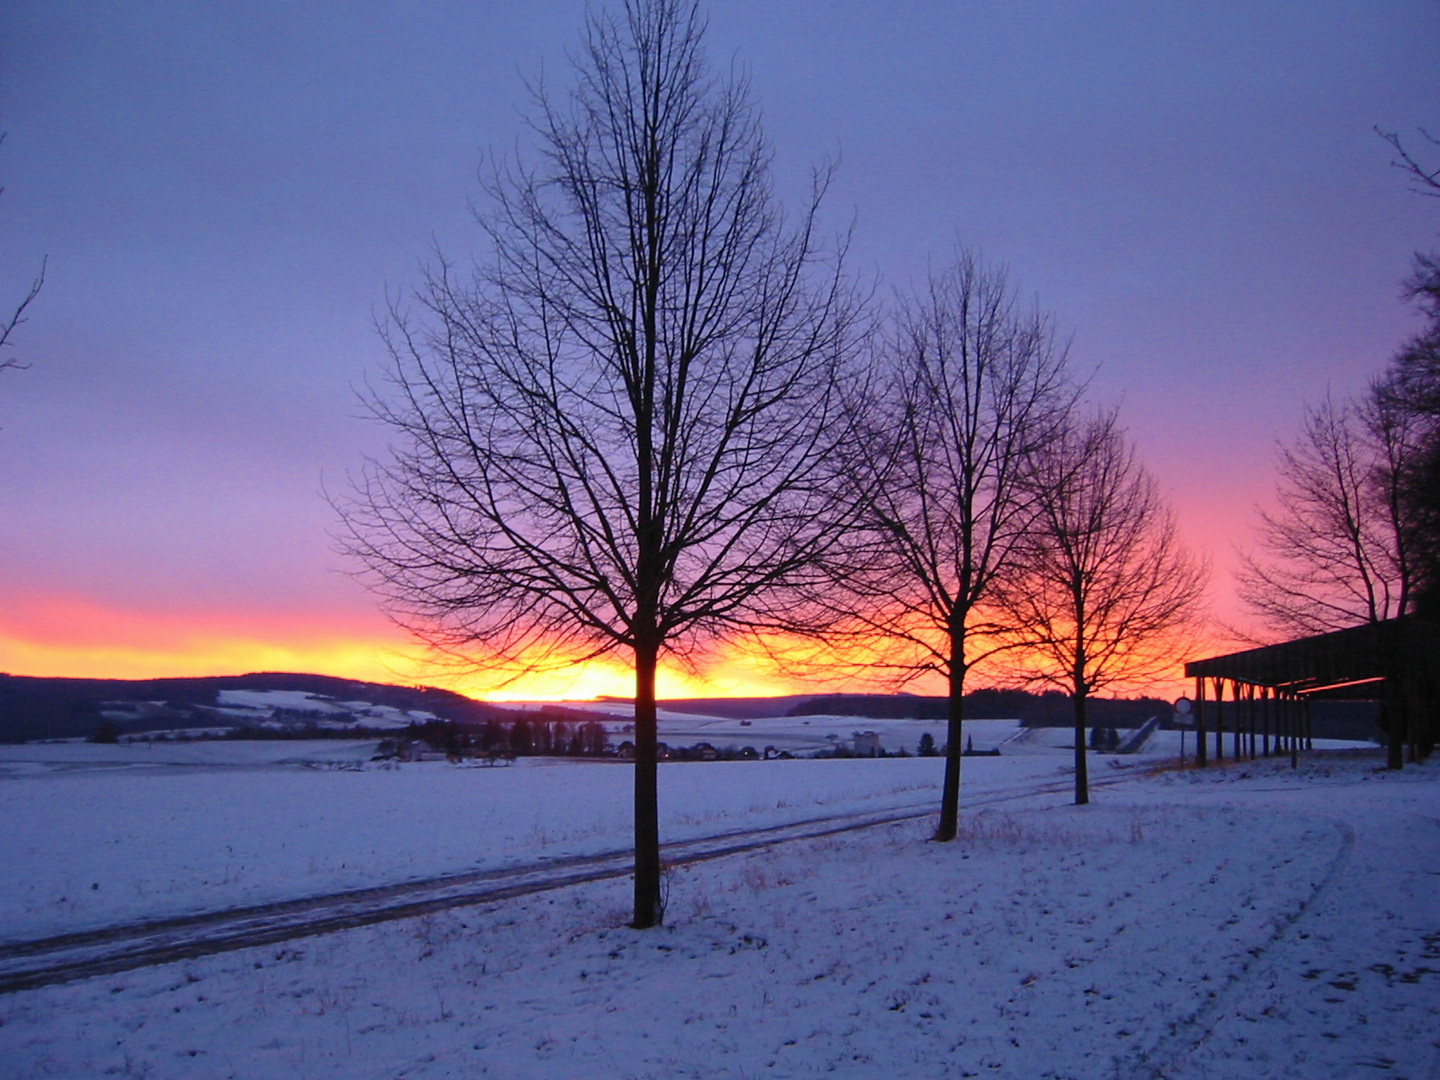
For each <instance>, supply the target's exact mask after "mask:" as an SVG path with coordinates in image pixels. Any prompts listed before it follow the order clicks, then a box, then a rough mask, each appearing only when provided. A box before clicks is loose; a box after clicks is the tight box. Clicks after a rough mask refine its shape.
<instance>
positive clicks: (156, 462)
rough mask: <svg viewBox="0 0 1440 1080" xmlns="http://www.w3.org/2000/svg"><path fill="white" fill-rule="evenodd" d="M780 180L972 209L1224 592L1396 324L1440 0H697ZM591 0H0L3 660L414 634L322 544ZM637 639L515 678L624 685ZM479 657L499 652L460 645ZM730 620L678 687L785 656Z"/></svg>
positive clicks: (869, 197) (514, 689)
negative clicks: (1265, 514) (1401, 160)
mask: <svg viewBox="0 0 1440 1080" xmlns="http://www.w3.org/2000/svg"><path fill="white" fill-rule="evenodd" d="M708 10H709V17H710V23H709V36H708V46H709V51H710V55H711V57H712V59H713V61H714V63H715V64H717V65H719V66H728V65H729V64H732V63H733V64H735V65H737V66H738V67H740V68H741V69H742V70H744V71H745V72H748V74H749V77H750V80H751V84H752V90H753V94H754V97H755V99H756V100H757V101H758V103H759V105H760V107H761V109H762V112H763V116H764V122H765V127H766V132H767V135H768V136H769V138H770V140H771V142H772V143H773V144H774V147H775V153H776V163H775V167H776V176H777V181H778V188H779V190H780V192H781V193H782V195H783V196H786V197H787V198H790V201H791V202H792V203H793V202H794V196H796V195H798V194H800V193H801V192H802V191H803V189H804V187H805V185H806V183H807V178H808V175H809V171H810V169H811V168H812V166H813V165H814V164H815V163H817V162H820V161H824V160H833V161H837V162H838V163H839V168H838V172H837V174H836V178H835V181H834V183H833V185H832V188H831V190H830V194H829V198H828V202H827V204H826V207H825V221H826V224H827V226H829V227H830V228H833V229H836V230H843V229H846V228H852V227H853V241H852V245H851V267H852V269H853V270H854V272H855V273H856V274H857V275H858V276H860V277H862V278H864V279H866V280H868V281H872V282H874V283H876V286H877V288H878V290H879V291H880V293H881V294H882V295H888V294H889V293H890V291H891V290H893V289H895V288H903V287H904V286H906V285H907V284H909V283H913V282H914V281H916V280H917V279H919V278H921V277H923V276H924V274H925V273H926V270H927V267H928V266H931V265H935V264H938V263H942V262H943V261H944V260H945V259H946V258H947V256H948V255H949V253H950V252H951V251H952V250H953V249H954V247H955V245H956V244H957V243H961V244H965V245H967V246H970V247H973V248H975V249H978V250H979V251H981V252H982V253H983V254H984V256H985V257H986V258H987V259H990V260H994V261H997V262H1003V263H1006V264H1008V266H1009V267H1010V270H1011V274H1012V276H1013V278H1014V280H1016V281H1017V282H1018V283H1019V284H1020V285H1021V287H1022V288H1023V290H1024V291H1025V293H1026V294H1027V295H1033V296H1034V297H1036V298H1037V299H1038V302H1039V303H1040V305H1041V306H1042V307H1043V308H1045V309H1046V310H1048V311H1050V312H1051V313H1053V315H1054V317H1055V319H1056V321H1057V323H1058V325H1059V326H1060V327H1061V329H1062V330H1063V331H1064V332H1065V333H1066V334H1067V335H1069V336H1070V338H1071V342H1072V344H1071V356H1072V359H1073V361H1074V362H1075V363H1076V365H1077V366H1078V367H1079V368H1080V369H1082V370H1086V371H1089V370H1094V371H1095V372H1096V374H1095V376H1094V379H1093V382H1092V390H1093V393H1094V395H1095V396H1096V397H1097V398H1100V399H1102V400H1106V401H1116V400H1118V401H1120V402H1122V412H1121V415H1122V418H1123V420H1124V422H1125V424H1126V425H1127V427H1128V429H1129V431H1130V434H1131V435H1132V436H1133V437H1134V439H1135V440H1136V441H1137V443H1138V445H1139V447H1140V451H1141V454H1142V456H1143V458H1144V460H1145V461H1146V463H1147V464H1148V465H1149V467H1150V468H1151V469H1152V471H1154V472H1155V474H1156V475H1157V476H1158V478H1159V480H1160V483H1161V485H1162V487H1163V489H1164V490H1165V492H1166V493H1167V494H1168V496H1169V498H1170V500H1171V502H1172V504H1173V505H1174V507H1175V509H1176V512H1177V514H1178V516H1179V519H1180V523H1181V528H1182V530H1183V532H1184V535H1185V537H1186V539H1187V540H1188V542H1189V543H1190V544H1191V545H1192V546H1193V547H1194V548H1195V549H1197V550H1198V551H1200V552H1201V553H1203V554H1206V555H1208V556H1209V557H1210V558H1211V560H1212V561H1213V563H1214V579H1213V584H1212V589H1211V592H1212V596H1211V609H1212V611H1213V613H1214V614H1215V615H1216V617H1217V618H1219V619H1221V620H1226V621H1231V622H1235V621H1240V620H1243V612H1241V611H1240V609H1239V608H1238V606H1237V603H1236V601H1235V599H1234V588H1233V582H1232V580H1231V576H1230V574H1231V569H1232V567H1233V565H1234V559H1235V549H1236V547H1237V545H1240V546H1243V545H1246V544H1248V543H1249V542H1250V539H1251V536H1252V530H1253V524H1254V518H1255V507H1256V505H1257V504H1264V503H1265V502H1266V501H1267V500H1268V499H1270V498H1271V497H1272V496H1273V489H1274V469H1273V459H1274V450H1275V446H1276V441H1277V439H1285V438H1288V437H1289V436H1290V435H1291V434H1292V433H1293V432H1294V431H1295V429H1296V427H1297V426H1298V424H1299V423H1300V420H1301V417H1302V410H1303V407H1304V403H1305V402H1307V401H1308V402H1313V401H1315V400H1316V399H1317V398H1319V397H1320V396H1321V395H1322V394H1324V393H1325V392H1326V390H1327V389H1329V390H1331V391H1332V392H1334V393H1336V394H1340V395H1344V394H1349V393H1353V392H1355V391H1357V390H1360V389H1361V388H1363V386H1364V385H1365V382H1366V380H1367V379H1368V378H1370V377H1371V376H1372V375H1373V374H1375V373H1376V372H1378V371H1379V370H1380V369H1381V368H1382V367H1383V366H1384V364H1385V362H1386V360H1387V359H1388V357H1389V356H1390V355H1391V353H1392V352H1393V351H1394V350H1395V348H1396V347H1397V346H1398V345H1399V344H1400V343H1401V342H1402V341H1403V339H1404V338H1405V337H1406V336H1407V335H1408V334H1410V333H1412V332H1413V331H1414V330H1415V329H1416V328H1417V326H1418V321H1417V316H1416V314H1415V313H1414V311H1413V310H1411V309H1410V308H1408V307H1407V306H1406V305H1405V304H1404V303H1403V302H1402V300H1401V297H1400V287H1399V283H1400V281H1401V279H1402V278H1403V277H1404V276H1405V275H1406V273H1407V272H1408V268H1409V262H1410V258H1411V253H1412V252H1413V251H1415V250H1416V249H1420V248H1428V247H1431V246H1433V245H1434V244H1435V243H1436V236H1437V233H1440V201H1437V200H1433V199H1429V200H1427V199H1424V198H1421V197H1419V196H1417V195H1415V194H1413V193H1411V192H1410V191H1409V190H1408V187H1407V184H1406V182H1405V178H1404V177H1403V176H1402V175H1401V174H1400V172H1399V171H1397V170H1396V169H1394V168H1393V167H1391V163H1390V162H1391V157H1392V156H1393V155H1392V153H1391V151H1390V148H1389V147H1388V146H1386V145H1385V143H1384V142H1383V141H1382V140H1381V139H1380V138H1379V136H1377V134H1376V133H1375V131H1374V128H1375V127H1376V126H1379V127H1380V128H1383V129H1385V130H1394V131H1398V132H1400V133H1401V134H1402V136H1407V135H1408V136H1409V137H1410V138H1411V139H1412V140H1416V139H1418V136H1416V134H1415V133H1416V131H1417V129H1418V128H1420V127H1428V128H1429V129H1430V130H1431V131H1435V130H1436V129H1437V128H1440V62H1437V61H1440V3H1436V2H1434V0H1393V2H1391V0H1378V2H1377V0H1354V2H1311V3H1303V4H1301V3H1294V2H1282V0H1271V2H1266V3H1260V4H1257V3H1253V2H1247V3H1239V2H1234V3H1232V2H1225V0H1207V2H1203V3H1202V2H1194V3H1189V2H1174V3H1165V4H1154V3H1152V2H1147V0H1108V2H1102V0H1077V2H1073V3H1064V4H1061V3H1056V2H1053V0H1051V2H1040V0H1033V2H1027V0H1006V2H1000V0H994V2H968V0H952V2H947V3H941V2H905V0H896V2H892V3H884V4H877V3H873V2H872V3H862V2H859V0H830V2H821V0H791V2H787V3H783V4H780V3H773V2H760V0H715V2H713V3H712V4H710V5H709V8H708ZM584 11H585V8H584V5H583V4H582V3H578V2H572V0H533V2H530V3H525V4H515V3H505V4H502V3H490V2H483V0H471V2H468V3H458V2H455V3H451V2H444V0H428V2H424V3H422V2H418V0H410V2H402V0H389V2H386V0H368V2H347V3H338V2H334V3H330V2H314V3H307V4H303V5H297V4H290V3H283V2H267V0H260V2H257V0H247V2H245V3H232V2H226V0H217V2H214V3H208V4H203V5H200V4H192V3H188V2H180V0H175V2H166V0H140V2H134V0H129V2H110V0H85V2H69V0H9V2H8V3H6V4H5V5H3V6H0V130H3V131H4V132H6V138H5V141H4V143H3V145H0V184H3V186H4V193H3V195H0V240H3V242H0V308H4V309H6V310H8V308H9V307H10V306H13V303H15V302H18V300H19V298H20V297H21V296H22V295H23V294H24V292H25V290H26V288H27V286H28V284H29V282H30V280H31V279H32V278H33V276H34V275H35V273H36V271H37V270H38V269H39V267H40V266H41V264H42V262H44V264H45V266H46V281H45V286H44V289H43V291H42V292H41V294H40V296H39V297H38V299H37V300H36V301H35V303H34V304H33V306H32V308H31V309H30V312H29V316H30V317H29V320H28V322H27V323H26V324H25V325H24V326H22V327H21V328H20V329H19V330H18V331H17V333H16V335H15V337H14V338H13V343H14V346H15V352H16V353H17V354H18V355H19V356H20V358H21V359H22V360H24V361H25V362H27V363H28V364H29V365H30V367H29V368H28V370H25V371H19V372H16V371H11V372H6V373H0V671H9V672H11V673H14V674H28V675H75V676H111V677H151V676H163V675H182V674H224V673H235V672H241V671H251V670H304V671H318V672H325V673H331V674H338V675H346V676H354V677H361V678H377V679H383V680H392V679H401V680H409V679H412V678H419V677H421V676H420V674H419V672H420V671H421V670H422V669H421V668H417V667H416V666H415V659H414V649H413V647H412V646H410V645H409V643H408V641H407V639H406V637H405V635H404V633H403V632H402V631H400V630H399V629H398V628H396V627H394V626H393V625H391V624H390V623H389V621H388V620H387V619H386V618H385V616H384V615H383V614H382V613H381V612H380V611H379V609H378V607H377V605H376V603H375V600H374V598H373V597H372V596H371V595H370V594H369V593H367V592H366V590H365V589H364V588H363V586H362V585H361V584H360V583H358V582H357V581H356V580H355V579H354V578H353V577H351V576H350V575H349V573H348V571H350V570H353V569H354V568H353V567H348V566H347V565H346V564H345V563H344V561H343V560H342V559H341V557H340V556H339V555H337V554H336V553H335V551H334V542H333V540H332V534H333V533H334V532H335V531H336V520H335V513H334V511H333V510H332V509H331V507H330V505H329V504H328V503H327V501H326V499H325V497H324V493H325V492H326V491H327V490H329V491H336V490H343V489H344V485H345V483H346V476H347V473H353V472H355V471H356V470H357V469H358V468H359V467H360V466H361V463H362V461H363V459H364V457H365V455H367V454H383V452H384V449H385V433H384V432H383V431H382V430H379V429H378V428H377V427H376V426H375V425H374V424H373V423H372V422H369V421H367V420H366V419H364V417H363V416H362V415H361V410H360V408H359V406H358V404H357V398H356V389H357V388H359V387H361V386H363V385H364V384H365V382H366V380H367V378H373V377H374V376H375V374H376V373H377V372H378V370H379V367H380V364H381V362H382V360H383V350H382V348H381V346H380V342H379V340H378V337H377V335H376V332H375V328H374V320H375V317H376V313H377V312H378V311H380V310H382V309H383V307H384V304H385V300H386V297H387V295H394V294H403V293H404V292H405V291H406V290H408V289H410V288H413V287H414V286H415V285H416V284H417V282H418V280H419V277H420V266H421V264H422V263H423V262H424V261H425V259H426V258H427V257H428V256H429V254H430V253H431V252H432V251H434V250H440V251H442V252H444V253H445V255H446V256H447V257H449V258H451V259H454V260H457V261H460V262H462V263H464V262H467V261H469V260H470V259H471V258H472V256H474V255H476V254H479V252H480V248H479V244H480V238H479V236H478V232H477V230H476V228H475V225H474V222H473V219H472V217H471V209H472V206H476V205H481V204H480V200H481V198H482V196H481V192H480V190H479V186H478V184H477V182H476V171H477V168H478V167H479V166H480V163H481V161H482V158H486V157H491V156H500V157H504V156H506V155H515V154H517V153H518V154H520V155H521V156H522V157H523V156H524V155H525V154H526V153H527V146H528V143H527V141H526V140H527V135H526V129H525V126H524V123H523V117H524V114H525V111H526V109H527V107H528V105H527V91H526V89H525V85H526V80H527V79H528V80H532V81H533V80H535V79H538V78H543V79H544V80H545V81H546V83H547V84H548V85H550V86H553V87H557V88H560V87H563V86H564V85H565V83H566V79H567V76H566V63H567V61H566V50H567V48H573V46H574V45H575V43H576V42H577V40H578V35H579V32H580V28H581V26H582V23H583V18H584ZM627 678H628V677H627V676H626V674H625V672H624V671H623V670H621V669H617V668H612V669H607V670H600V669H589V670H586V671H581V672H572V673H570V674H569V675H568V676H567V677H566V679H565V680H563V681H561V682H556V681H554V680H550V681H546V682H544V683H539V682H532V683H523V684H515V685H512V686H510V687H507V688H506V689H505V690H504V691H503V692H498V691H497V692H498V693H499V696H550V695H568V696H588V695H590V694H594V693H619V694H623V693H625V692H627ZM462 688H469V689H472V690H474V691H476V692H479V691H481V690H483V689H484V685H483V680H479V681H477V680H471V681H470V682H468V683H464V684H462ZM793 688H794V687H793V685H792V684H790V683H788V682H787V681H786V680H784V679H782V678H779V677H777V676H774V675H773V674H771V673H767V672H765V671H763V670H761V669H759V668H757V667H755V666H754V665H753V664H748V663H746V662H745V661H743V660H741V659H738V658H735V657H724V656H721V657H717V658H716V659H715V661H714V662H713V663H711V664H710V665H709V666H708V667H707V668H706V669H705V670H703V671H702V672H700V673H699V674H698V675H687V674H685V673H682V672H673V671H672V672H671V673H669V674H668V675H664V676H662V679H661V685H660V692H661V693H662V694H672V695H673V694H692V693H694V694H706V693H708V694H737V693H769V692H783V691H785V690H788V689H793Z"/></svg>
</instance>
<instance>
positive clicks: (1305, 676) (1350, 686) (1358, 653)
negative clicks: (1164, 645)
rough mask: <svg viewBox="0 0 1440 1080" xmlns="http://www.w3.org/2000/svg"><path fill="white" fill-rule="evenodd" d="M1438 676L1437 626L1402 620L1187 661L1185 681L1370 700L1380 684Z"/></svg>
mask: <svg viewBox="0 0 1440 1080" xmlns="http://www.w3.org/2000/svg"><path fill="white" fill-rule="evenodd" d="M1421 672H1429V673H1436V672H1440V625H1436V624H1435V623H1431V622H1425V621H1422V620H1420V619H1416V618H1414V617H1413V616H1405V617H1403V618H1399V619H1387V620H1385V621H1383V622H1373V623H1365V624H1364V625H1361V626H1355V627H1351V628H1350V629H1348V630H1337V631H1334V632H1333V633H1329V634H1317V635H1315V636H1314V637H1306V638H1297V639H1296V640H1294V641H1286V642H1282V643H1280V644H1278V645H1264V646H1261V647H1260V648H1258V649H1246V650H1245V651H1244V652H1236V653H1229V654H1227V655H1225V656H1212V657H1210V658H1209V659H1207V660H1192V661H1190V662H1189V663H1187V664H1186V665H1185V674H1186V675H1187V676H1190V677H1204V678H1216V679H1230V680H1233V681H1234V682H1241V683H1248V684H1250V685H1252V686H1268V687H1272V688H1274V689H1277V690H1281V691H1286V692H1289V693H1294V694H1305V695H1306V696H1311V697H1320V696H1323V697H1353V698H1374V697H1378V696H1379V695H1380V693H1381V692H1382V685H1383V680H1385V679H1389V678H1394V677H1400V676H1404V675H1409V674H1419V673H1421Z"/></svg>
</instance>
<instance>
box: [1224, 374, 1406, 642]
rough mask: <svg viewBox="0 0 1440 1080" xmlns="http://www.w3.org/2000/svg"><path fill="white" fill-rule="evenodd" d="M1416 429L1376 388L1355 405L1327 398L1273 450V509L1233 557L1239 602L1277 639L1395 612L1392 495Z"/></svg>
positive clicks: (1399, 546)
mask: <svg viewBox="0 0 1440 1080" xmlns="http://www.w3.org/2000/svg"><path fill="white" fill-rule="evenodd" d="M1418 434H1419V428H1418V426H1417V424H1416V422H1415V417H1414V416H1413V414H1412V413H1410V412H1408V411H1407V410H1405V409H1403V408H1398V407H1396V405H1395V403H1394V401H1393V399H1390V398H1388V397H1387V396H1386V395H1385V394H1383V393H1382V392H1381V391H1380V390H1379V388H1378V387H1377V388H1376V389H1375V391H1374V392H1372V394H1371V395H1370V396H1369V397H1367V398H1365V399H1363V400H1362V401H1360V402H1359V403H1358V404H1349V403H1337V402H1335V401H1334V400H1333V399H1332V398H1330V397H1329V395H1327V396H1326V397H1325V399H1324V400H1323V401H1322V402H1321V403H1320V405H1319V406H1317V407H1315V408H1313V409H1309V410H1307V413H1306V417H1305V426H1304V428H1303V429H1302V431H1301V433H1300V435H1299V436H1298V437H1297V438H1296V440H1295V441H1294V442H1293V443H1291V444H1290V445H1288V446H1284V447H1281V449H1280V457H1279V467H1278V472H1279V478H1280V481H1279V491H1278V494H1277V502H1278V508H1277V509H1276V510H1275V511H1274V512H1270V511H1262V512H1261V514H1260V531H1259V550H1258V551H1257V552H1255V553H1253V554H1246V555H1244V556H1242V559H1241V563H1240V568H1239V570H1238V572H1237V581H1238V583H1239V591H1240V596H1241V598H1242V599H1243V600H1244V601H1245V603H1246V604H1247V605H1248V606H1249V607H1250V609H1251V610H1252V611H1254V612H1255V613H1256V614H1258V615H1259V616H1260V617H1261V619H1262V620H1264V622H1265V623H1266V624H1267V625H1269V626H1270V627H1271V628H1272V629H1274V630H1275V631H1277V632H1279V633H1280V634H1282V635H1284V636H1289V637H1293V636H1301V635H1309V634H1320V633H1325V632H1327V631H1330V630H1340V629H1344V628H1345V627H1349V626H1355V625H1357V624H1359V623H1362V622H1375V621H1378V620H1382V619H1391V618H1394V617H1395V616H1397V615H1400V614H1403V613H1404V612H1405V611H1406V610H1407V608H1408V606H1409V603H1410V594H1411V588H1412V577H1413V574H1412V569H1411V566H1412V561H1413V560H1412V558H1411V551H1410V548H1411V538H1410V535H1409V533H1408V532H1407V530H1406V529H1405V527H1404V521H1403V503H1402V493H1403V488H1404V484H1405V476H1406V472H1407V468H1408V464H1407V463H1408V462H1410V461H1412V460H1413V458H1414V454H1415V449H1416V439H1417V436H1418Z"/></svg>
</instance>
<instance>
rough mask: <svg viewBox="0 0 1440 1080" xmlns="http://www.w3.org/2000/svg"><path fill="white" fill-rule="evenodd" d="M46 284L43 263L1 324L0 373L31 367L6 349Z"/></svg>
mask: <svg viewBox="0 0 1440 1080" xmlns="http://www.w3.org/2000/svg"><path fill="white" fill-rule="evenodd" d="M4 141H5V135H4V133H3V132H0V143H3V142H4ZM4 190H5V189H4V188H0V193H3V192H4ZM44 284H45V263H44V262H41V264H40V272H39V273H38V274H36V275H35V280H34V281H32V282H31V283H30V288H29V290H28V291H27V292H26V293H25V296H24V298H23V299H22V300H21V301H20V303H19V304H18V305H16V307H15V310H14V311H12V312H11V313H10V318H9V319H7V320H5V321H3V322H0V371H12V370H15V369H18V368H25V367H29V366H30V365H28V364H23V363H21V362H20V359H19V357H17V356H15V355H14V354H13V353H10V354H7V353H6V349H7V347H8V346H9V344H10V335H11V334H13V333H14V332H15V329H16V327H18V326H19V325H20V324H21V323H23V322H24V321H25V309H26V308H28V307H29V306H30V305H31V303H32V302H33V301H34V300H35V297H37V296H39V295H40V288H41V286H43V285H44Z"/></svg>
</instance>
